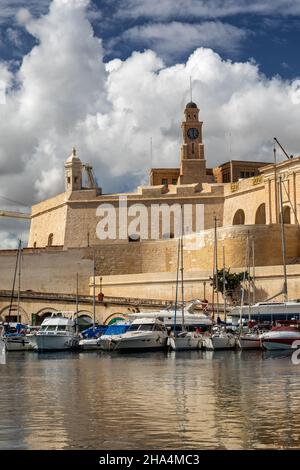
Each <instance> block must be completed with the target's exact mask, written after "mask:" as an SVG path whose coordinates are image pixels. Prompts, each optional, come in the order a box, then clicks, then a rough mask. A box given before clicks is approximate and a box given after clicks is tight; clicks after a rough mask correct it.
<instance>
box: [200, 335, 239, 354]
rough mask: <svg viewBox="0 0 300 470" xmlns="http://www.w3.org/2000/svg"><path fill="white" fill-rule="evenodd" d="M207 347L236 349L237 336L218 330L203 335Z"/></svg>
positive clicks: (213, 349)
mask: <svg viewBox="0 0 300 470" xmlns="http://www.w3.org/2000/svg"><path fill="white" fill-rule="evenodd" d="M203 346H204V348H205V349H208V350H211V351H215V350H218V349H235V348H236V338H235V336H234V335H233V334H232V333H227V332H225V331H224V332H217V333H213V334H210V335H205V336H204V337H203Z"/></svg>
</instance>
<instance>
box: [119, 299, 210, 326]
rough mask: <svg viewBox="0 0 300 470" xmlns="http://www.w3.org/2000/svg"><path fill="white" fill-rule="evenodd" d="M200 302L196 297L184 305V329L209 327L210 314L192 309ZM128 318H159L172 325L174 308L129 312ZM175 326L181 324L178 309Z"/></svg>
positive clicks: (167, 324)
mask: <svg viewBox="0 0 300 470" xmlns="http://www.w3.org/2000/svg"><path fill="white" fill-rule="evenodd" d="M201 304H202V302H201V301H200V300H198V299H195V300H192V301H190V302H188V303H187V304H186V305H185V307H184V327H185V329H186V330H189V331H194V330H195V329H196V328H208V327H211V326H212V324H213V321H212V319H211V317H210V315H208V314H206V313H205V311H203V312H201V311H197V312H196V311H194V308H195V307H196V306H197V305H201ZM128 318H129V319H134V320H135V319H140V318H149V319H150V318H151V319H153V318H159V319H160V320H161V321H163V322H164V324H165V326H166V327H169V326H171V327H172V328H173V327H174V323H175V309H174V308H173V309H166V310H158V311H153V312H139V313H130V314H129V315H128ZM176 326H177V327H178V326H179V327H180V326H182V314H181V312H180V311H177V313H176Z"/></svg>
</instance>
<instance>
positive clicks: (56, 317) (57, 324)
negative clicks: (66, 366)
mask: <svg viewBox="0 0 300 470" xmlns="http://www.w3.org/2000/svg"><path fill="white" fill-rule="evenodd" d="M65 314H66V312H65ZM27 338H28V340H29V342H30V344H31V346H32V348H33V349H34V350H35V351H63V350H70V349H75V348H77V347H78V343H79V337H78V335H77V334H76V331H75V321H74V319H73V318H72V317H71V318H70V317H67V316H65V315H64V314H63V313H61V312H59V313H53V314H52V315H51V317H48V318H46V319H45V320H44V321H43V323H42V325H41V329H40V330H39V331H37V332H36V333H33V334H29V335H27Z"/></svg>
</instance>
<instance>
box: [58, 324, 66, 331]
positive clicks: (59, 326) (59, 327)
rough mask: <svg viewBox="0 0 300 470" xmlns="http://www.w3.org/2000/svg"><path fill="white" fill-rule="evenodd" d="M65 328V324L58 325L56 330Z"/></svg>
mask: <svg viewBox="0 0 300 470" xmlns="http://www.w3.org/2000/svg"><path fill="white" fill-rule="evenodd" d="M65 330H66V325H58V327H57V331H65Z"/></svg>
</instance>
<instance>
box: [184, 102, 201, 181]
mask: <svg viewBox="0 0 300 470" xmlns="http://www.w3.org/2000/svg"><path fill="white" fill-rule="evenodd" d="M184 114H185V120H184V121H183V122H182V124H181V129H182V133H183V144H182V146H181V164H180V177H179V181H180V184H191V183H203V182H206V181H207V176H206V162H205V159H204V144H203V143H202V125H203V122H202V121H199V109H198V107H197V105H196V103H193V102H192V101H191V102H190V103H188V104H187V105H186V108H185V111H184Z"/></svg>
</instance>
